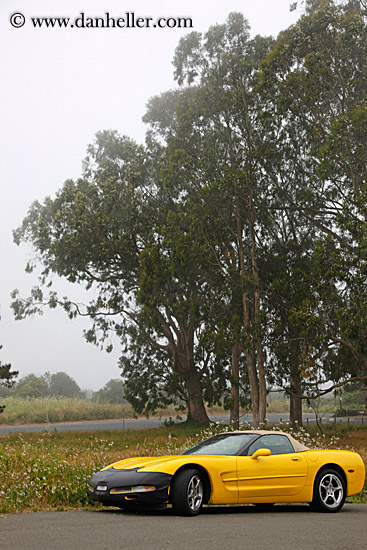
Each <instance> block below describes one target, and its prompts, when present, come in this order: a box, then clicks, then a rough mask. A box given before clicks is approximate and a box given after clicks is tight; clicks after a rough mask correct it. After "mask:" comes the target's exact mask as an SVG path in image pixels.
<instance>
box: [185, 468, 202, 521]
mask: <svg viewBox="0 0 367 550" xmlns="http://www.w3.org/2000/svg"><path fill="white" fill-rule="evenodd" d="M203 494H204V490H203V482H202V481H201V479H200V477H199V476H198V475H194V476H192V478H191V479H190V481H189V485H188V487H187V502H188V505H189V507H190V509H191V510H192V511H193V512H196V511H197V510H199V508H200V506H201V504H202V502H203Z"/></svg>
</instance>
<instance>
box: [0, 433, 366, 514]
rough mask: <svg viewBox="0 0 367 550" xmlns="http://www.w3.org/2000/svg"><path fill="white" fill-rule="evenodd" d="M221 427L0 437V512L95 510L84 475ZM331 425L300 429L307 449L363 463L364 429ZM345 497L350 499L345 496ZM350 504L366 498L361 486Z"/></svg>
mask: <svg viewBox="0 0 367 550" xmlns="http://www.w3.org/2000/svg"><path fill="white" fill-rule="evenodd" d="M218 430H220V431H223V426H220V427H218V426H213V425H212V426H211V427H210V428H208V429H206V430H205V431H201V432H197V430H195V428H193V427H189V426H185V425H183V426H173V427H170V428H168V427H164V428H159V429H150V430H139V431H120V432H112V431H104V432H93V433H92V434H91V433H87V432H78V433H75V432H61V433H60V432H57V431H55V432H43V433H42V434H35V433H32V434H22V435H19V434H12V435H9V436H4V437H2V438H1V440H0V513H12V512H26V511H51V510H71V509H82V508H83V509H86V508H89V509H90V508H96V507H99V506H100V505H99V504H91V503H90V502H89V501H88V499H87V496H86V487H87V482H88V479H89V477H90V476H91V475H92V474H93V473H94V472H96V471H97V470H99V469H100V468H101V467H102V466H106V465H108V464H111V463H113V462H115V461H117V460H121V459H123V458H129V457H132V456H149V455H153V456H154V455H166V454H177V453H180V452H182V451H183V450H184V449H185V448H187V447H189V446H190V445H193V444H194V443H195V442H196V441H197V440H198V439H204V438H205V437H208V436H210V435H211V434H212V433H214V432H216V431H218ZM338 433H339V434H340V435H339V438H336V437H335V435H334V433H333V429H332V427H328V428H327V431H326V432H325V434H324V435H320V434H318V433H317V432H316V430H313V431H312V430H311V431H310V432H309V433H308V432H306V431H305V430H302V431H301V433H300V434H299V435H298V436H297V437H298V439H301V440H302V441H303V442H305V444H306V445H308V446H311V447H321V448H323V447H327V448H332V447H334V448H350V449H354V450H356V451H358V452H359V453H360V454H361V455H362V457H363V459H364V461H365V463H367V429H366V428H364V429H362V428H355V429H353V430H351V429H349V430H346V429H343V428H340V429H339V428H338ZM350 500H351V499H350ZM353 501H354V502H367V486H365V488H364V490H363V492H362V493H361V494H360V495H358V496H357V497H353Z"/></svg>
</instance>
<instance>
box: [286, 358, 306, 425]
mask: <svg viewBox="0 0 367 550" xmlns="http://www.w3.org/2000/svg"><path fill="white" fill-rule="evenodd" d="M290 386H291V393H290V403H289V423H290V425H291V427H292V428H293V429H295V430H297V429H298V428H300V427H301V426H302V425H303V424H302V399H301V395H302V388H301V377H300V374H299V368H298V363H293V362H292V364H291V372H290Z"/></svg>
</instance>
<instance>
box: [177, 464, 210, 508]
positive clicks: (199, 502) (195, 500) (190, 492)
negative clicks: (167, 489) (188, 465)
mask: <svg viewBox="0 0 367 550" xmlns="http://www.w3.org/2000/svg"><path fill="white" fill-rule="evenodd" d="M203 501H204V484H203V480H202V476H201V474H200V472H199V471H198V470H191V469H190V470H182V471H181V472H179V473H178V474H177V477H176V478H175V479H174V481H173V485H172V489H171V502H172V506H173V510H174V512H175V513H176V514H179V515H181V516H196V515H197V514H199V513H200V512H201V508H202V506H203Z"/></svg>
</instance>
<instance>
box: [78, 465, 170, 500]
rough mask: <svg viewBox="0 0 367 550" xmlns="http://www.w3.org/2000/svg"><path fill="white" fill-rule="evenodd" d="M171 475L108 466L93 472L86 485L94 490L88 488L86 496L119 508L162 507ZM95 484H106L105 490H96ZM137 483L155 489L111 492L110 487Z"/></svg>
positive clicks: (166, 497)
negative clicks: (152, 486)
mask: <svg viewBox="0 0 367 550" xmlns="http://www.w3.org/2000/svg"><path fill="white" fill-rule="evenodd" d="M171 477H172V476H171V475H169V474H162V473H159V472H139V471H138V470H118V469H116V470H115V469H114V468H109V469H108V470H103V471H100V472H97V473H96V474H94V475H93V476H92V477H91V478H90V480H89V483H88V485H90V486H92V487H94V491H90V489H89V488H88V497H89V498H90V499H91V500H96V501H99V502H102V504H104V506H118V507H119V508H134V507H135V506H139V507H142V508H163V507H165V506H166V504H167V501H168V498H169V497H168V493H169V485H170V481H171ZM97 485H106V486H107V490H106V491H97V489H96V487H97ZM137 485H154V486H155V487H156V490H155V491H149V492H147V493H134V492H131V491H129V492H126V493H123V494H118V495H116V494H111V492H110V491H111V489H117V488H118V487H133V486H137Z"/></svg>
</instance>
